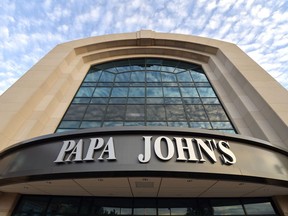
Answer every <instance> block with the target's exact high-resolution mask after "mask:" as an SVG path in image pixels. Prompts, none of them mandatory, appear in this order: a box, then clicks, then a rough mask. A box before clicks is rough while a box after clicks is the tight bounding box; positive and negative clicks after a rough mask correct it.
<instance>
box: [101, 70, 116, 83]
mask: <svg viewBox="0 0 288 216" xmlns="http://www.w3.org/2000/svg"><path fill="white" fill-rule="evenodd" d="M114 77H115V74H112V73H109V72H106V71H104V72H102V75H101V77H100V80H99V82H113V81H114Z"/></svg>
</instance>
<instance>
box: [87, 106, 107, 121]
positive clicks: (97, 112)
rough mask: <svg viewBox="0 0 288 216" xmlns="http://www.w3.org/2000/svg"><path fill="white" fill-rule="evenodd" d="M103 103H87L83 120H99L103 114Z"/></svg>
mask: <svg viewBox="0 0 288 216" xmlns="http://www.w3.org/2000/svg"><path fill="white" fill-rule="evenodd" d="M105 109H106V106H105V105H89V107H88V109H87V111H86V114H85V116H84V120H101V119H102V118H103V116H104V114H105Z"/></svg>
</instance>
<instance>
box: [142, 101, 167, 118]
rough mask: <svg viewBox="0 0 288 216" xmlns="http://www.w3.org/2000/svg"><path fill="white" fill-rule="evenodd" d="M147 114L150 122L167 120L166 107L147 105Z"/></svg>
mask: <svg viewBox="0 0 288 216" xmlns="http://www.w3.org/2000/svg"><path fill="white" fill-rule="evenodd" d="M146 112H147V120H148V121H153V120H155V121H159V120H160V121H161V120H166V117H165V107H164V105H147V106H146Z"/></svg>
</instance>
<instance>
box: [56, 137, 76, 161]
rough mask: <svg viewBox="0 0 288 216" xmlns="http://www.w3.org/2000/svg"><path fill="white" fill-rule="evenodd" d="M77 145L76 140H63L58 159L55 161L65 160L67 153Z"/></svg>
mask: <svg viewBox="0 0 288 216" xmlns="http://www.w3.org/2000/svg"><path fill="white" fill-rule="evenodd" d="M75 145H76V142H75V140H66V141H64V142H63V145H62V148H61V150H60V152H59V154H58V157H57V159H56V160H55V161H54V163H61V162H64V161H63V159H64V157H65V154H66V153H67V152H69V151H71V150H72V149H73V148H74V146H75Z"/></svg>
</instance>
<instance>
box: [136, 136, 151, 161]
mask: <svg viewBox="0 0 288 216" xmlns="http://www.w3.org/2000/svg"><path fill="white" fill-rule="evenodd" d="M143 138H144V154H139V155H138V160H139V162H140V163H148V162H149V161H150V159H151V138H152V136H143Z"/></svg>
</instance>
